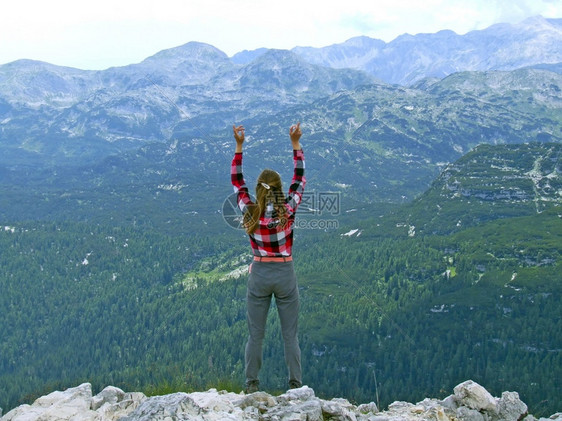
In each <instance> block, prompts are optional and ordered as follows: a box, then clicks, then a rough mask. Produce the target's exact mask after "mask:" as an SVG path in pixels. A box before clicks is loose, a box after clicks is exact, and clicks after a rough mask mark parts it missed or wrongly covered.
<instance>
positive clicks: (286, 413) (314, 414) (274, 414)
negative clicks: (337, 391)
mask: <svg viewBox="0 0 562 421" xmlns="http://www.w3.org/2000/svg"><path fill="white" fill-rule="evenodd" d="M260 420H264V421H323V420H324V417H323V415H322V405H321V403H320V401H319V400H318V399H313V400H294V401H292V402H287V403H286V404H285V405H278V406H276V407H275V408H272V409H271V410H269V411H267V413H265V414H263V416H262V417H260Z"/></svg>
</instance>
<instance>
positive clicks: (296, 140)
mask: <svg viewBox="0 0 562 421" xmlns="http://www.w3.org/2000/svg"><path fill="white" fill-rule="evenodd" d="M301 135H302V132H301V123H297V124H294V125H292V126H291V128H290V129H289V136H290V138H291V143H292V144H293V150H295V151H299V150H301V149H302V148H301V144H300V138H301Z"/></svg>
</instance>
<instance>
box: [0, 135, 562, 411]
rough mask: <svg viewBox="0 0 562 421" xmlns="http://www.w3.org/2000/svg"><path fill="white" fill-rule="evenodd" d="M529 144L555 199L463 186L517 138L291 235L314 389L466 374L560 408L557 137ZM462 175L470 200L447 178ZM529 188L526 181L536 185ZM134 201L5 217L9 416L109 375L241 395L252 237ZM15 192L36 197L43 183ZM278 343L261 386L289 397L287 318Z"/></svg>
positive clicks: (121, 197) (397, 392) (2, 260)
mask: <svg viewBox="0 0 562 421" xmlns="http://www.w3.org/2000/svg"><path fill="white" fill-rule="evenodd" d="M522 148H523V149H520V150H519V152H518V154H519V156H520V157H522V158H521V161H522V163H521V164H520V165H521V168H522V170H521V171H522V172H525V171H528V167H529V166H530V167H533V165H534V162H536V159H535V160H533V159H530V158H529V159H523V158H524V157H526V156H527V155H526V154H530V155H529V156H531V157H532V156H533V155H534V156H535V157H536V156H542V157H546V158H548V157H550V158H548V159H546V158H544V159H543V161H545V162H546V161H548V162H549V164H548V165H547V164H544V169H545V171H546V173H547V174H555V175H557V176H556V177H550V178H549V179H548V180H549V184H548V187H549V188H552V186H554V189H553V192H551V193H550V196H549V195H548V188H547V186H543V187H544V188H543V190H544V191H543V192H542V193H541V194H545V195H546V196H545V197H544V200H543V201H542V202H540V205H541V207H540V209H538V211H537V206H538V202H537V201H536V200H535V201H533V200H526V199H525V200H520V201H519V202H517V201H516V200H514V199H513V197H512V196H511V195H507V196H505V195H504V196H505V197H504V196H502V197H500V198H497V199H496V200H492V199H490V198H489V197H487V196H485V197H483V198H482V197H480V196H478V195H480V193H478V192H477V193H475V194H476V196H470V195H469V194H468V193H466V192H468V191H471V189H472V190H474V189H475V185H476V184H478V183H477V181H475V180H476V178H475V176H474V174H476V173H477V171H478V170H479V169H481V168H482V166H483V165H484V164H483V162H484V161H483V159H484V158H485V157H486V156H488V157H490V159H491V160H492V161H493V162H496V163H497V160H498V157H499V156H503V157H504V160H510V159H513V160H514V162H515V161H518V159H516V157H514V156H512V155H513V147H493V148H491V149H490V150H488V149H486V148H484V149H483V150H480V151H479V152H478V151H477V152H475V153H477V154H479V155H468V156H467V157H466V158H463V159H461V160H459V162H458V163H457V164H456V166H455V167H452V168H449V169H448V170H446V171H444V172H443V174H442V176H441V177H440V178H439V179H438V180H436V181H435V183H434V185H433V186H432V189H430V190H429V191H428V192H427V193H425V194H424V195H422V196H420V198H419V199H418V200H416V201H414V202H412V203H409V204H406V205H401V206H398V205H381V204H372V205H366V204H357V203H354V202H352V201H351V200H347V199H346V197H345V196H343V197H342V198H341V201H342V209H341V212H339V213H338V214H337V215H330V214H326V215H324V217H325V218H326V219H335V220H337V223H338V224H337V227H329V228H326V229H306V228H302V229H299V230H297V231H296V233H295V247H294V254H295V259H296V268H297V273H298V279H299V286H300V293H301V324H300V340H301V348H302V351H303V357H302V358H303V371H304V382H305V383H306V384H307V385H309V386H310V387H312V388H313V389H314V390H315V391H316V393H317V394H318V395H319V396H324V397H334V396H340V397H346V398H348V399H350V400H353V401H355V402H368V401H377V400H378V401H379V402H378V403H379V405H380V406H381V407H385V406H386V405H388V404H389V403H391V402H393V401H395V400H407V401H412V402H413V401H418V400H421V399H423V398H425V397H427V396H432V397H445V396H447V395H449V394H450V393H452V389H453V387H454V386H455V385H457V384H458V383H460V382H462V381H464V380H467V379H473V380H475V381H477V382H479V383H480V384H482V385H483V386H484V387H486V388H487V389H488V390H489V391H490V392H491V393H493V394H494V395H495V396H499V395H501V392H502V391H505V390H515V391H518V392H519V394H520V396H521V398H522V400H523V401H524V402H526V403H527V404H528V405H529V407H530V412H531V413H532V414H534V415H535V416H545V415H549V414H552V413H554V412H556V411H559V410H560V409H561V407H560V395H559V391H560V389H561V387H562V384H561V380H560V379H562V307H561V306H560V300H561V298H562V278H561V276H560V264H561V261H562V260H561V259H562V220H561V218H562V215H561V213H562V209H561V208H560V199H559V198H558V197H557V196H556V194H558V193H557V192H558V191H559V185H558V184H556V183H559V180H560V178H559V165H560V153H559V151H560V147H559V146H553V145H547V146H545V147H537V146H532V145H530V146H528V147H522ZM553 148H555V149H556V150H557V151H558V154H554V155H553V154H552V153H551V152H552V150H553ZM545 150H546V151H550V152H548V153H550V155H549V154H548V153H547V154H545ZM510 156H511V158H510ZM527 161H528V162H527ZM525 162H526V163H525ZM502 165H503V164H502ZM510 165H512V164H510ZM514 167H515V164H513V167H510V168H512V169H513V168H514ZM488 168H492V167H491V166H488ZM451 174H453V175H454V176H455V177H457V179H455V180H456V181H455V183H457V184H458V183H460V184H462V185H463V186H464V187H463V189H464V190H463V191H464V192H465V193H466V194H465V195H464V196H463V195H457V194H456V191H453V190H451V189H450V188H449V187H450V185H451V183H452V182H453V178H452V177H453V176H452V175H451ZM470 174H472V175H470ZM499 174H504V175H505V174H507V178H506V180H512V179H517V177H513V174H511V173H509V172H508V171H507V170H506V169H505V168H503V169H497V170H496V171H495V172H494V171H489V172H488V173H487V174H485V175H480V176H479V177H480V179H481V180H489V182H488V183H487V185H488V187H490V186H491V185H492V184H493V183H496V182H497V183H499V184H502V187H503V188H504V190H505V189H507V187H506V186H507V184H505V183H506V182H507V181H506V180H504V181H502V182H501V183H500V182H499V181H497V180H498V177H499ZM492 180H496V181H492ZM520 181H521V182H522V183H523V184H522V185H520V188H521V189H524V188H525V187H524V186H525V185H526V184H525V183H526V182H527V180H526V179H525V180H520ZM457 184H455V185H457ZM539 184H540V183H537V184H536V185H535V186H534V189H535V190H533V187H531V191H532V192H535V191H537V189H539V188H540V185H539ZM448 186H449V187H448ZM521 186H522V187H521ZM514 188H515V187H514ZM518 188H519V187H518ZM492 190H493V189H492ZM496 190H498V189H496ZM500 190H501V189H500ZM500 190H498V191H500ZM79 194H81V195H82V196H83V198H84V200H86V199H87V200H88V201H89V203H90V205H91V204H95V203H96V202H95V195H90V194H89V192H82V193H80V192H69V193H68V195H65V196H64V198H63V199H65V200H66V199H68V197H74V199H73V200H75V198H76V196H78V195H79ZM129 194H130V196H127V195H126V192H125V190H123V191H121V192H120V194H115V196H118V198H117V200H118V202H116V203H119V204H125V205H126V204H129V206H131V208H127V207H125V206H123V207H121V208H120V209H121V213H119V212H118V211H117V210H115V211H114V212H113V213H111V212H110V213H109V214H107V213H106V212H107V210H108V209H113V208H115V209H118V208H119V206H117V205H114V204H112V202H111V200H110V199H105V200H106V201H105V202H104V201H102V200H101V199H100V201H99V202H97V203H103V206H98V207H96V206H93V207H91V208H90V209H91V210H90V216H89V218H85V215H86V213H87V210H85V208H83V207H82V208H81V209H80V210H79V211H77V212H76V218H74V220H73V218H72V217H71V214H72V212H70V209H69V208H68V207H64V211H61V213H60V214H57V213H53V212H50V213H48V218H45V219H43V220H41V218H40V217H39V216H37V217H35V218H29V215H30V212H36V215H39V214H40V213H41V209H43V210H44V209H49V208H48V207H49V206H51V205H52V201H50V200H45V201H44V202H41V200H39V201H37V202H36V208H35V209H27V210H26V211H25V212H23V213H22V216H23V217H22V218H21V219H19V220H18V218H16V217H12V218H11V220H10V221H3V223H2V225H1V228H2V229H1V230H0V250H1V251H2V253H1V255H0V288H1V291H2V294H0V326H2V341H1V342H0V390H1V391H2V392H1V393H0V406H1V407H3V408H4V410H5V411H6V410H8V409H10V408H11V407H13V406H15V405H17V404H20V403H24V402H30V401H32V400H33V399H34V398H35V397H37V396H39V395H42V394H44V393H47V392H50V391H52V390H54V389H60V388H65V387H71V386H75V385H77V384H79V383H80V382H83V381H89V382H92V384H93V385H94V388H95V389H96V390H101V388H103V387H105V386H107V385H109V384H111V385H115V386H119V387H121V388H123V389H125V390H128V391H144V392H146V393H149V394H151V393H165V392H172V391H177V390H202V389H206V388H210V387H216V388H224V389H228V390H233V391H239V390H241V388H242V385H243V380H244V379H243V352H244V351H243V349H244V344H245V340H246V335H247V330H246V321H245V282H246V273H245V268H246V266H247V264H248V263H249V262H250V258H251V256H250V254H249V246H248V243H247V238H246V236H245V235H244V233H243V231H240V230H236V229H234V228H232V227H231V226H229V225H228V224H227V223H226V222H225V220H224V219H223V217H222V215H221V214H220V213H219V212H216V211H215V212H211V211H209V212H207V213H205V214H204V215H201V214H190V213H188V212H186V211H185V209H183V210H182V208H181V206H183V204H184V201H185V195H183V196H182V194H181V193H179V192H165V193H162V194H161V195H159V196H158V201H156V200H155V199H154V196H153V194H152V193H150V192H143V190H142V188H141V187H139V188H136V189H133V190H131V192H130V193H129ZM166 194H168V195H169V198H166ZM39 196H40V195H39V194H38V197H39ZM56 196H57V194H55V193H51V196H50V197H53V198H54V197H56ZM61 196H62V195H60V194H59V195H58V197H59V198H60V197H61ZM4 197H6V196H4ZM43 197H44V196H43ZM551 199H552V200H551ZM21 200H23V201H26V202H27V201H29V203H32V200H33V191H28V192H27V193H26V195H24V196H23V197H22V198H21ZM219 201H221V200H219ZM3 205H5V206H9V204H8V203H7V202H4V204H3ZM215 205H216V204H214V205H211V204H208V205H206V206H208V207H209V208H213V207H215V208H216V207H218V206H220V203H219V204H218V205H217V206H215ZM356 205H357V206H356ZM143 206H145V207H144V213H143V212H141V210H142V209H143ZM158 206H163V207H164V209H163V210H162V212H160V213H158V212H156V210H157V207H158ZM436 207H438V208H439V212H438V217H437V218H436V213H435V212H434V211H433V210H434V209H436ZM55 208H56V207H55ZM53 209H54V208H53ZM61 209H62V208H61ZM131 209H134V210H135V212H132V211H131ZM55 210H56V209H55ZM104 214H105V215H106V216H107V215H111V217H106V218H104V217H103V215H104ZM26 215H27V217H26ZM57 215H59V217H58V218H57V217H56V216H57ZM132 215H134V217H133V216H132ZM469 215H473V216H474V215H479V216H478V218H470V217H468V216H469ZM318 217H319V216H318V215H314V214H307V213H306V212H301V214H300V215H299V217H298V218H299V220H300V221H301V222H307V221H309V222H310V221H312V220H314V218H318ZM459 220H462V221H463V223H462V224H460V225H459V224H458V223H457V221H459ZM143 221H144V222H143ZM440 222H441V224H440ZM301 226H302V227H306V226H307V225H306V224H302V225H301ZM308 226H309V227H310V226H311V224H309V225H308ZM273 311H274V310H273V309H272V312H273ZM267 335H268V337H267V339H266V346H265V349H264V353H265V363H264V364H265V365H264V368H263V370H262V384H263V386H264V388H265V389H266V390H268V391H270V392H277V391H283V390H284V389H285V387H286V370H285V367H284V364H283V363H282V361H283V357H282V352H283V347H282V343H281V340H280V329H279V325H278V318H277V317H273V316H272V317H270V319H269V326H268V331H267Z"/></svg>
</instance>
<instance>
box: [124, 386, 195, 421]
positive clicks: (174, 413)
mask: <svg viewBox="0 0 562 421" xmlns="http://www.w3.org/2000/svg"><path fill="white" fill-rule="evenodd" d="M199 413H200V409H199V408H198V407H197V405H196V404H195V402H194V401H193V399H191V398H190V397H189V396H188V395H187V393H181V392H180V393H173V394H170V395H164V396H153V397H151V398H148V399H146V400H145V401H144V402H142V403H141V404H140V405H139V406H138V407H137V408H136V409H135V410H134V411H133V412H132V413H130V414H129V415H128V416H126V417H123V418H121V421H171V420H181V419H191V417H197V416H198V415H199ZM188 417H189V418H188Z"/></svg>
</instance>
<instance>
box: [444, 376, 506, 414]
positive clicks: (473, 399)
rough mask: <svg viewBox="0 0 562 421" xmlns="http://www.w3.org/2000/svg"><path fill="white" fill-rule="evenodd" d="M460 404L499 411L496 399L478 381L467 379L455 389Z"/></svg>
mask: <svg viewBox="0 0 562 421" xmlns="http://www.w3.org/2000/svg"><path fill="white" fill-rule="evenodd" d="M453 391H454V393H455V399H456V401H457V402H458V403H459V406H466V407H467V408H470V409H475V410H477V411H486V412H492V413H497V412H498V411H497V403H496V399H494V397H493V396H492V395H490V393H489V392H488V391H487V390H486V389H484V388H483V387H482V386H480V385H479V384H478V383H476V382H474V381H472V380H467V381H465V382H463V383H461V384H459V385H457V386H455V388H454V389H453Z"/></svg>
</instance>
